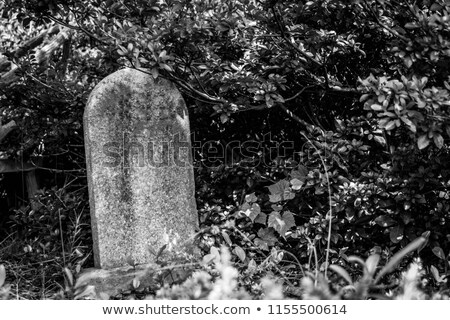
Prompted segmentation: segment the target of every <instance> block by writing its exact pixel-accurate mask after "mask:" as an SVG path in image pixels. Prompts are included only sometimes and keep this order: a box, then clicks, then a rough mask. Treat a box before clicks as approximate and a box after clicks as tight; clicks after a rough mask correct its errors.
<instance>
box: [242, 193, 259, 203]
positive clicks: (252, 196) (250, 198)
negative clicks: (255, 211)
mask: <svg viewBox="0 0 450 320" xmlns="http://www.w3.org/2000/svg"><path fill="white" fill-rule="evenodd" d="M256 200H258V198H257V197H256V196H255V193H254V192H253V193H251V194H247V195H246V196H245V201H246V202H256Z"/></svg>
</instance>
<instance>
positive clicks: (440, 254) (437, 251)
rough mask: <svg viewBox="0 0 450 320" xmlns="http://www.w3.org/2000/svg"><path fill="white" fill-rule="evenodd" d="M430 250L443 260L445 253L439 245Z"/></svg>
mask: <svg viewBox="0 0 450 320" xmlns="http://www.w3.org/2000/svg"><path fill="white" fill-rule="evenodd" d="M431 251H433V253H434V255H435V256H436V257H438V258H439V259H442V260H445V253H444V250H442V248H441V247H438V246H436V247H434V248H433V249H431Z"/></svg>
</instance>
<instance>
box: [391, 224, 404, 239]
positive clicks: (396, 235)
mask: <svg viewBox="0 0 450 320" xmlns="http://www.w3.org/2000/svg"><path fill="white" fill-rule="evenodd" d="M389 238H390V239H391V241H392V243H399V242H400V241H401V240H402V239H403V226H395V227H393V228H392V229H391V232H389Z"/></svg>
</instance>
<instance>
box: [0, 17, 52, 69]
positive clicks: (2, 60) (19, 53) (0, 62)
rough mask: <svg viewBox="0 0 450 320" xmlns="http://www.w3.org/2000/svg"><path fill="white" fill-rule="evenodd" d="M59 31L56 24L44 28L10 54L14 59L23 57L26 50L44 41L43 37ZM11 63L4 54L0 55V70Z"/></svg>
mask: <svg viewBox="0 0 450 320" xmlns="http://www.w3.org/2000/svg"><path fill="white" fill-rule="evenodd" d="M59 31H60V30H59V27H58V26H53V27H51V28H49V29H47V30H44V31H43V32H41V33H40V34H39V35H37V36H36V37H34V38H32V39H30V40H28V41H27V42H25V43H24V44H23V45H22V46H20V47H19V48H18V49H17V50H16V51H14V52H12V53H11V54H10V56H11V57H14V58H16V59H18V58H21V57H23V56H24V55H25V54H26V53H27V52H28V51H30V50H32V49H34V48H36V47H37V46H39V45H40V44H41V43H42V42H43V41H44V39H45V37H47V36H51V35H54V34H57V33H58V32H59ZM11 64H12V63H11V61H10V60H9V59H8V58H7V57H6V56H2V57H0V72H2V71H4V70H6V69H8V68H9V67H10V66H11Z"/></svg>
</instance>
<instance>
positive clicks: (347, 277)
mask: <svg viewBox="0 0 450 320" xmlns="http://www.w3.org/2000/svg"><path fill="white" fill-rule="evenodd" d="M329 269H331V270H333V271H334V272H336V273H337V274H338V275H340V276H341V277H342V278H344V279H345V280H346V281H347V282H348V283H349V284H353V281H352V278H351V277H350V275H349V274H348V272H347V271H346V270H345V269H344V268H342V267H341V266H338V265H336V264H331V265H330V266H329Z"/></svg>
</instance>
